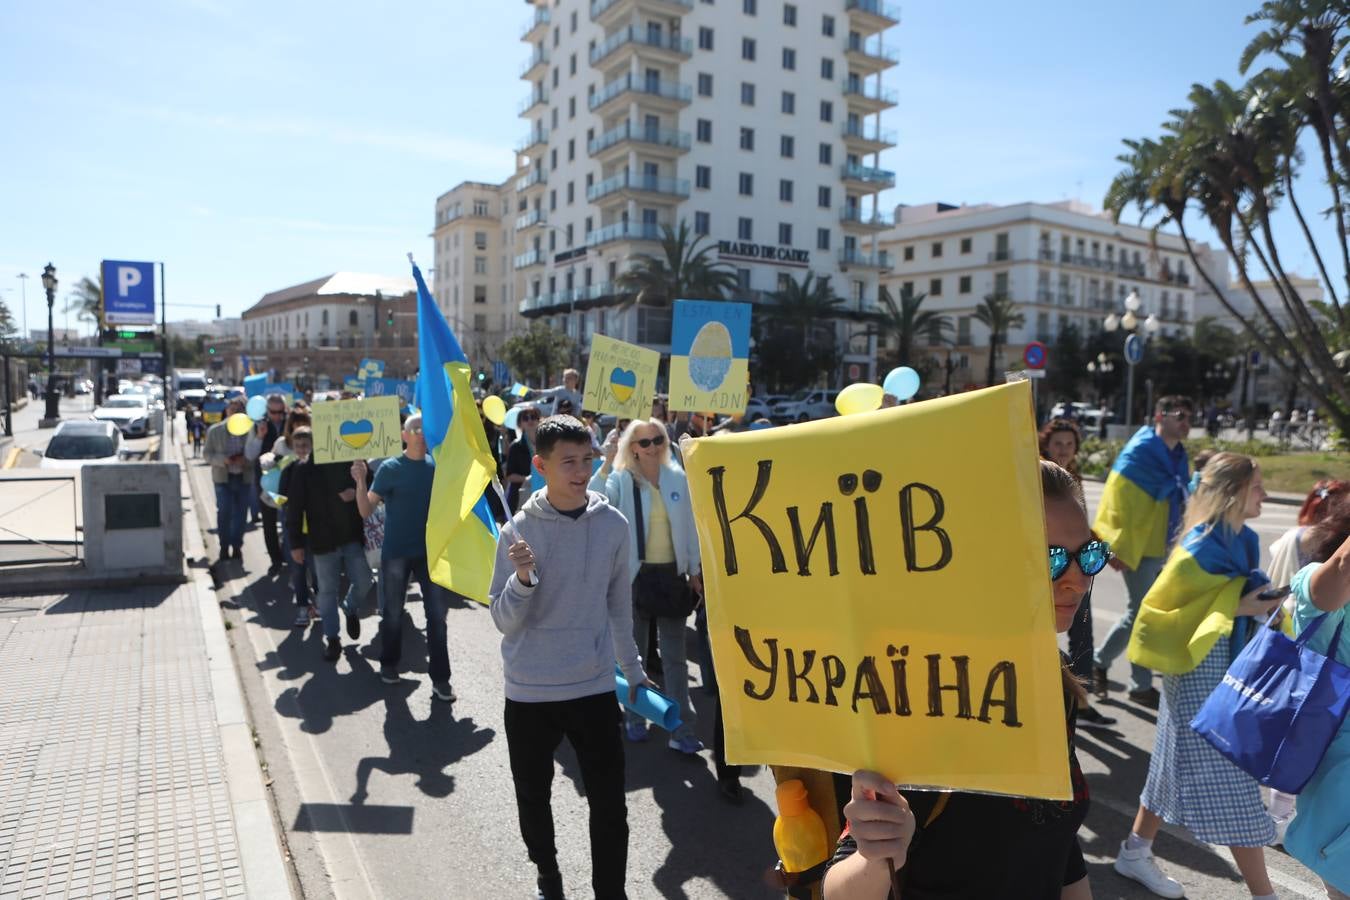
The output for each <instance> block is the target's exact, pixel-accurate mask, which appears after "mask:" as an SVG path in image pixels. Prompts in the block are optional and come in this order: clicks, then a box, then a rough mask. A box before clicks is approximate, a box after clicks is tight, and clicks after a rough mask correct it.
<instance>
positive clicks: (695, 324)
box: [669, 300, 750, 413]
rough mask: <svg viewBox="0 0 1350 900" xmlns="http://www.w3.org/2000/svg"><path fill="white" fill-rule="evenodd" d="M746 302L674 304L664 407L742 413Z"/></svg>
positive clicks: (746, 370) (746, 367)
mask: <svg viewBox="0 0 1350 900" xmlns="http://www.w3.org/2000/svg"><path fill="white" fill-rule="evenodd" d="M749 359H750V304H749V303H724V302H721V301H711V300H676V301H675V312H674V316H673V319H672V322H671V338H670V404H669V405H670V408H671V409H676V410H688V411H690V412H716V413H743V412H745V404H746V402H747V401H748V400H749V399H750V392H749V382H750V378H749V365H750V363H749Z"/></svg>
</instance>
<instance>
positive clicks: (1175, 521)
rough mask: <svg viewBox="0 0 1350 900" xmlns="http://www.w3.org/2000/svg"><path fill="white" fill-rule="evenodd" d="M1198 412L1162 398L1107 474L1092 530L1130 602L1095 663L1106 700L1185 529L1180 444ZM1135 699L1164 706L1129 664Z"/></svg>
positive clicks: (1096, 684) (1184, 464)
mask: <svg viewBox="0 0 1350 900" xmlns="http://www.w3.org/2000/svg"><path fill="white" fill-rule="evenodd" d="M1193 409H1194V408H1193V407H1192V405H1191V401H1190V400H1188V399H1186V398H1185V397H1177V396H1167V397H1163V398H1161V399H1159V400H1158V402H1157V404H1156V406H1155V407H1154V410H1153V422H1152V423H1151V424H1150V425H1146V426H1144V427H1143V428H1141V429H1139V431H1137V432H1136V433H1135V435H1134V437H1132V438H1130V440H1129V443H1127V444H1126V445H1125V447H1124V449H1122V450H1121V451H1120V455H1119V456H1117V457H1116V460H1115V463H1114V464H1113V465H1112V466H1111V473H1110V474H1109V475H1108V476H1107V477H1106V487H1105V489H1104V490H1103V492H1102V499H1101V503H1100V504H1099V505H1098V507H1097V518H1096V521H1095V522H1093V525H1092V531H1093V533H1094V534H1098V535H1100V536H1101V537H1102V539H1103V540H1105V541H1107V542H1109V543H1110V544H1111V546H1112V548H1114V550H1115V554H1116V556H1115V559H1114V561H1113V562H1112V564H1111V565H1112V568H1114V569H1116V570H1117V571H1119V572H1120V573H1121V574H1122V575H1123V576H1124V577H1125V590H1126V591H1127V592H1128V594H1129V601H1128V604H1127V606H1126V609H1125V615H1124V616H1123V617H1122V618H1121V619H1120V621H1118V622H1117V623H1116V624H1115V627H1114V628H1112V629H1111V630H1110V631H1109V632H1108V633H1107V635H1106V640H1105V641H1103V642H1102V645H1101V646H1100V647H1098V648H1097V653H1096V655H1095V657H1094V660H1093V669H1092V682H1093V691H1094V692H1095V693H1096V695H1097V697H1098V698H1099V699H1102V700H1105V699H1106V696H1107V670H1108V669H1110V667H1111V663H1112V662H1114V661H1115V659H1116V657H1118V656H1120V654H1121V652H1122V651H1124V649H1125V647H1126V645H1127V644H1128V643H1129V640H1130V631H1131V630H1132V629H1133V628H1134V619H1135V616H1136V615H1138V613H1139V604H1141V603H1142V602H1143V601H1144V595H1145V594H1147V593H1148V591H1149V588H1151V587H1152V586H1153V582H1154V581H1156V580H1157V578H1158V573H1159V572H1161V571H1162V568H1163V562H1164V561H1165V560H1166V558H1167V551H1168V548H1169V547H1170V546H1171V544H1172V542H1173V541H1174V540H1175V539H1176V537H1177V533H1178V531H1179V529H1180V526H1181V521H1182V514H1183V512H1184V510H1185V506H1186V496H1187V485H1188V484H1189V482H1190V465H1189V463H1188V461H1187V458H1186V447H1185V445H1183V444H1182V441H1183V440H1184V439H1185V438H1186V436H1187V435H1188V434H1189V433H1190V429H1191V416H1192V414H1193ZM1129 698H1130V699H1131V700H1132V701H1134V702H1135V703H1138V704H1140V705H1142V706H1146V707H1148V708H1150V709H1157V708H1158V690H1157V688H1155V687H1153V673H1152V672H1150V671H1149V670H1148V669H1146V668H1145V667H1143V666H1140V665H1136V664H1131V665H1130V687H1129Z"/></svg>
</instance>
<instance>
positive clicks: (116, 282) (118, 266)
mask: <svg viewBox="0 0 1350 900" xmlns="http://www.w3.org/2000/svg"><path fill="white" fill-rule="evenodd" d="M103 321H104V322H105V323H107V324H109V325H153V324H155V264H154V263H148V262H123V261H120V260H115V259H105V260H104V261H103Z"/></svg>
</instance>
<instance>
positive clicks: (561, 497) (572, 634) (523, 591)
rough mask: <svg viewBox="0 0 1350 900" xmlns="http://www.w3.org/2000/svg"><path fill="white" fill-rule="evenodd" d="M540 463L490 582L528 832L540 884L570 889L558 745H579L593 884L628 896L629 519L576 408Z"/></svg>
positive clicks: (505, 531) (639, 677) (557, 427)
mask: <svg viewBox="0 0 1350 900" xmlns="http://www.w3.org/2000/svg"><path fill="white" fill-rule="evenodd" d="M534 445H535V453H536V456H535V457H534V466H535V468H536V469H538V470H539V472H540V474H542V475H543V476H544V482H545V489H544V490H542V491H537V492H536V493H534V494H532V495H531V496H530V497H529V499H528V500H526V501H525V503H524V505H523V506H522V508H521V510H520V511H519V512H518V513H516V515H515V517H514V518H513V519H512V520H511V521H510V522H508V523H507V524H506V525H504V526H502V529H501V536H500V538H499V539H498V541H497V560H496V567H495V569H494V571H493V574H492V588H491V590H490V591H489V593H490V594H491V598H492V604H491V606H490V607H489V609H490V610H491V612H492V621H493V622H494V623H496V625H497V630H499V631H500V632H501V633H502V665H503V669H504V670H505V674H506V746H507V751H508V753H509V754H510V758H511V778H512V780H513V781H514V782H515V789H516V808H517V811H518V813H519V815H520V833H521V837H523V838H524V839H525V848H526V850H528V851H529V855H530V861H531V862H533V863H534V864H535V866H536V867H537V868H538V870H539V878H538V886H539V893H538V896H539V897H540V898H543V900H556V898H562V897H563V884H562V875H561V873H560V872H559V871H558V852H557V848H556V846H555V844H554V831H553V807H552V803H551V795H552V783H553V752H554V751H555V750H556V749H557V748H558V745H559V744H560V743H562V739H563V738H564V737H566V738H567V740H568V741H569V742H570V743H571V744H572V749H573V750H575V751H576V755H577V762H578V764H579V765H580V767H581V780H582V783H583V784H584V785H585V788H586V800H587V802H588V803H589V804H590V810H591V815H590V834H591V870H592V876H591V884H592V887H593V888H594V889H595V896H596V898H597V900H614V898H623V897H626V896H627V894H626V893H625V891H624V880H625V876H626V873H627V868H628V807H627V804H626V801H625V798H624V755H623V741H622V740H621V739H620V734H619V733H620V725H621V719H620V714H619V706H618V703H617V702H616V701H615V697H614V663H615V660H618V663H619V667H620V668H621V669H622V670H623V674H624V677H625V678H627V679H628V683H629V684H630V685H631V686H632V687H631V688H630V690H629V699H630V702H631V701H632V699H633V698H634V697H635V696H636V694H637V688H638V686H639V685H642V684H645V683H647V676H646V673H645V672H644V671H643V668H642V658H641V657H640V656H639V655H638V649H637V645H636V644H635V643H634V641H633V608H632V583H631V581H630V580H629V577H628V531H629V529H628V523H627V521H626V520H625V519H624V517H623V514H622V513H620V512H619V511H618V510H616V509H615V508H614V507H612V506H610V505H609V502H608V501H607V500H606V499H605V496H604V495H603V494H598V493H594V492H591V491H588V490H587V485H588V484H589V482H590V480H591V469H592V461H593V460H594V459H595V450H594V445H593V444H592V442H591V433H590V432H589V431H587V430H586V426H585V425H583V424H581V422H579V421H578V420H576V419H574V418H572V417H571V416H552V417H550V418H548V419H545V420H544V421H543V422H542V423H540V425H539V429H538V431H537V432H536V433H535V439H534Z"/></svg>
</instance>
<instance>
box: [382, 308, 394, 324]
mask: <svg viewBox="0 0 1350 900" xmlns="http://www.w3.org/2000/svg"><path fill="white" fill-rule="evenodd" d="M384 324H386V325H388V326H389V327H390V328H393V327H394V311H393V310H392V309H391V310H389V314H388V315H387V316H385V318H384Z"/></svg>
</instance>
